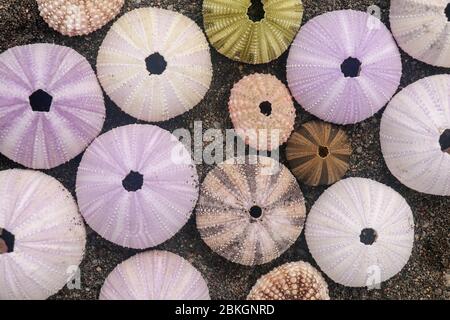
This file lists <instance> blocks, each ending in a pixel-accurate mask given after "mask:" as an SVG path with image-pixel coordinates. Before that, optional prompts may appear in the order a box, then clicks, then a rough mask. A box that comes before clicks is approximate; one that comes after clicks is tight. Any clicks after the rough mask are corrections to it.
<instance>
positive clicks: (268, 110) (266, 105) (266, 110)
mask: <svg viewBox="0 0 450 320" xmlns="http://www.w3.org/2000/svg"><path fill="white" fill-rule="evenodd" d="M259 110H260V111H261V113H262V114H263V115H265V116H267V117H268V116H270V115H271V114H272V104H271V103H270V102H269V101H264V102H261V104H260V105H259Z"/></svg>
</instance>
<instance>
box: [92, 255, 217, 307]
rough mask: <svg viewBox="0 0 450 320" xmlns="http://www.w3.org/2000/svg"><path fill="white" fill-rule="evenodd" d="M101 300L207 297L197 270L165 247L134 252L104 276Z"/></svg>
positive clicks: (203, 283) (191, 298)
mask: <svg viewBox="0 0 450 320" xmlns="http://www.w3.org/2000/svg"><path fill="white" fill-rule="evenodd" d="M100 300H210V297H209V291H208V286H207V284H206V281H205V280H204V279H203V277H202V275H201V274H200V272H198V271H197V269H195V268H194V267H193V266H192V265H191V264H190V263H189V262H188V261H187V260H185V259H183V258H182V257H180V256H178V255H176V254H174V253H171V252H168V251H148V252H143V253H139V254H136V255H135V256H133V257H131V258H129V259H128V260H126V261H124V262H122V263H121V264H119V265H118V266H117V267H116V268H115V269H114V270H113V271H112V272H111V273H110V274H109V276H108V277H107V278H106V281H105V283H104V284H103V287H102V289H101V292H100Z"/></svg>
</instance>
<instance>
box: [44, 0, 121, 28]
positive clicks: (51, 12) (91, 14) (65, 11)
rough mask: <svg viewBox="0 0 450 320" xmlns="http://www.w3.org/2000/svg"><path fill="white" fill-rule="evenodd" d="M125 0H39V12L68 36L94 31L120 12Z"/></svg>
mask: <svg viewBox="0 0 450 320" xmlns="http://www.w3.org/2000/svg"><path fill="white" fill-rule="evenodd" d="M124 2H125V0H37V3H38V6H39V12H40V14H41V16H42V18H44V20H45V22H47V23H48V25H49V26H50V27H51V28H53V29H54V30H56V31H58V32H60V33H62V34H63V35H66V36H71V37H73V36H81V35H87V34H89V33H92V32H94V31H96V30H98V29H100V28H101V27H103V26H104V25H105V24H107V23H108V22H109V21H111V20H112V19H114V17H115V16H117V15H118V14H119V12H120V9H121V8H122V6H123V4H124Z"/></svg>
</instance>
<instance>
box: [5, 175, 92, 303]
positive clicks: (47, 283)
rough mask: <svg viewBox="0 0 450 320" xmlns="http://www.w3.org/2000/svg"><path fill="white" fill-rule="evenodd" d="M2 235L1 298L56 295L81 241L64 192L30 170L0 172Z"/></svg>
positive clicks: (78, 254) (74, 264) (72, 203)
mask: <svg viewBox="0 0 450 320" xmlns="http://www.w3.org/2000/svg"><path fill="white" fill-rule="evenodd" d="M6 234H9V235H10V237H9V240H10V241H9V243H8V244H9V247H6V248H7V249H8V250H7V251H6V252H5V251H2V248H1V247H2V246H1V245H0V300H3V299H15V300H16V299H46V298H48V297H49V296H51V295H52V294H55V293H56V292H57V291H59V290H60V289H61V288H62V287H63V286H64V285H65V284H66V282H67V281H68V280H69V279H70V276H71V272H73V271H74V269H75V270H76V268H77V267H78V265H79V264H80V262H81V259H82V257H83V253H84V246H85V243H86V233H85V229H84V224H83V220H82V219H81V216H80V214H79V213H78V208H77V205H76V203H75V201H74V200H73V198H72V196H71V194H70V193H69V191H67V190H66V189H65V188H64V187H63V186H62V185H61V183H59V182H58V181H57V180H56V179H54V178H52V177H50V176H47V175H45V174H43V173H40V172H37V171H31V170H18V169H15V170H6V171H1V172H0V242H2V237H5V236H6ZM4 244H5V243H4ZM3 249H5V246H3ZM73 268H74V269H73Z"/></svg>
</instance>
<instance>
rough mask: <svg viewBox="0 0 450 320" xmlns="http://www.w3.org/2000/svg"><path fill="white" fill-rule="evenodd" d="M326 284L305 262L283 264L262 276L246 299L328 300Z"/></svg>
mask: <svg viewBox="0 0 450 320" xmlns="http://www.w3.org/2000/svg"><path fill="white" fill-rule="evenodd" d="M329 299H330V297H329V296H328V285H327V283H326V282H325V280H324V279H323V277H322V275H321V274H320V272H319V271H317V270H316V269H315V268H314V267H313V266H311V265H310V264H309V263H307V262H303V261H298V262H291V263H286V264H283V265H282V266H279V267H277V268H275V269H274V270H272V271H271V272H269V273H268V274H266V275H264V276H262V277H261V278H260V279H259V280H258V281H257V282H256V284H255V285H254V286H253V288H252V290H251V291H250V293H249V295H248V296H247V300H329Z"/></svg>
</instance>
